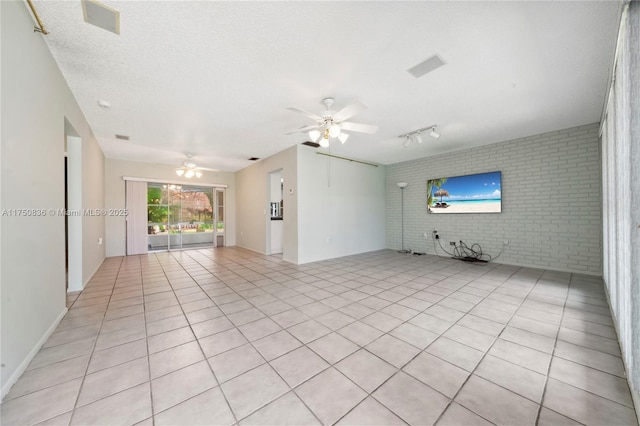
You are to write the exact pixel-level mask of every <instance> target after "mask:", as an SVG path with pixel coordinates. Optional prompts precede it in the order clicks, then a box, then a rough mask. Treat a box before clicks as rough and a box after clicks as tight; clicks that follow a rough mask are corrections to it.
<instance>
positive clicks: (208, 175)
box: [104, 159, 236, 257]
mask: <svg viewBox="0 0 640 426" xmlns="http://www.w3.org/2000/svg"><path fill="white" fill-rule="evenodd" d="M179 165H180V160H179V159H176V165H175V166H171V165H167V164H150V163H140V162H135V161H125V160H114V159H107V160H106V162H105V193H104V197H105V208H106V209H124V208H125V204H126V200H125V181H124V180H122V177H123V176H128V177H139V178H149V179H161V180H162V179H165V180H167V181H172V182H174V181H175V182H182V183H183V184H184V185H194V184H198V183H212V184H213V183H218V184H224V185H228V188H227V189H226V190H225V203H226V205H225V214H226V222H225V245H227V246H233V245H235V244H236V238H235V234H236V223H235V217H236V211H235V208H236V190H235V175H234V174H233V173H229V172H209V171H203V175H202V177H201V178H200V179H198V178H191V179H187V178H184V177H182V178H181V177H178V175H176V168H177V167H178V166H179ZM105 238H106V241H105V243H106V255H107V257H111V256H124V255H125V254H126V241H127V233H126V226H125V218H124V217H122V216H120V217H118V216H114V217H107V218H106V223H105Z"/></svg>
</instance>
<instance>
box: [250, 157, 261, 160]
mask: <svg viewBox="0 0 640 426" xmlns="http://www.w3.org/2000/svg"><path fill="white" fill-rule="evenodd" d="M259 159H260V158H258V157H251V158H249V161H258V160H259Z"/></svg>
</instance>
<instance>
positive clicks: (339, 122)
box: [285, 98, 378, 148]
mask: <svg viewBox="0 0 640 426" xmlns="http://www.w3.org/2000/svg"><path fill="white" fill-rule="evenodd" d="M322 103H323V104H324V105H325V107H326V108H327V109H326V111H323V112H322V113H321V115H317V114H314V113H311V112H308V111H305V110H302V109H300V108H294V107H291V108H287V109H288V110H289V111H293V112H298V113H300V114H304V115H306V116H307V117H310V118H312V119H314V120H315V121H316V123H315V124H312V125H309V126H302V127H300V128H299V129H295V130H292V131H290V132H287V133H285V134H286V135H290V134H293V133H297V132H302V133H305V132H309V137H310V138H311V140H312V141H313V142H318V143H319V144H320V146H321V147H323V148H326V147H328V146H329V142H330V140H331V139H338V140H339V141H340V142H341V143H345V142H346V141H347V138H348V137H349V135H348V134H347V133H344V132H343V130H349V131H353V132H361V133H368V134H374V133H375V132H377V131H378V126H373V125H370V124H362V123H353V122H349V121H346V120H348V119H349V118H351V117H353V116H354V115H356V114H359V113H361V112H362V111H364V110H366V109H367V107H366V106H365V105H364V104H362V103H361V102H354V103H352V104H351V105H347V106H346V107H344V108H342V109H341V110H340V111H337V112H336V111H333V110H332V109H331V107H332V106H333V104H334V99H333V98H324V99H323V100H322Z"/></svg>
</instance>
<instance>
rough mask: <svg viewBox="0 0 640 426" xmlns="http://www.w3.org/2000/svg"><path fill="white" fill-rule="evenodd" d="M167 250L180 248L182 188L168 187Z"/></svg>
mask: <svg viewBox="0 0 640 426" xmlns="http://www.w3.org/2000/svg"><path fill="white" fill-rule="evenodd" d="M168 196H169V250H180V249H181V248H182V186H181V185H169V194H168Z"/></svg>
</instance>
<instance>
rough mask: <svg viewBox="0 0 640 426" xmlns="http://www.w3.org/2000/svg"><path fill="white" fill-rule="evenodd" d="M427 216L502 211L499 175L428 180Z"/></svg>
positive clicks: (482, 174) (496, 173)
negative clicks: (429, 214) (430, 214)
mask: <svg viewBox="0 0 640 426" xmlns="http://www.w3.org/2000/svg"><path fill="white" fill-rule="evenodd" d="M427 209H428V210H429V213H500V212H502V173H501V172H489V173H479V174H475V175H467V176H454V177H448V178H440V179H431V180H429V181H428V182H427Z"/></svg>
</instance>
